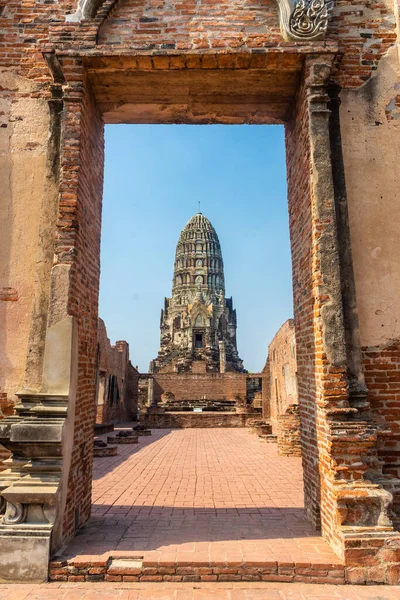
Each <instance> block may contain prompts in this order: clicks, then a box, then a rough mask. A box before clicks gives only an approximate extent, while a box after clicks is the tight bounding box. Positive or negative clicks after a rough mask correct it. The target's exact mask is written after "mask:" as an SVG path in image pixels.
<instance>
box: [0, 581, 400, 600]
mask: <svg viewBox="0 0 400 600" xmlns="http://www.w3.org/2000/svg"><path fill="white" fill-rule="evenodd" d="M0 600H400V587H397V588H396V587H389V586H345V585H339V586H336V585H309V584H302V583H279V584H276V583H246V584H245V583H232V584H218V585H216V584H212V585H211V584H203V583H198V584H196V585H193V584H185V583H181V584H170V583H162V584H155V583H152V584H151V583H150V584H146V583H131V584H129V583H121V584H111V583H78V584H72V583H65V584H57V583H49V584H44V585H34V586H32V585H29V586H28V585H18V586H3V585H0Z"/></svg>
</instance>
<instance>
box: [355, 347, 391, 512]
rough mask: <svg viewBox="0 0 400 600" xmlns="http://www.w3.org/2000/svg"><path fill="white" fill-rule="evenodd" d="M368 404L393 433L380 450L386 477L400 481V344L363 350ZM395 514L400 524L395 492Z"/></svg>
mask: <svg viewBox="0 0 400 600" xmlns="http://www.w3.org/2000/svg"><path fill="white" fill-rule="evenodd" d="M363 363H364V369H365V381H366V384H367V387H368V390H369V393H368V400H369V401H370V403H371V409H372V411H373V413H374V415H375V417H376V418H377V419H379V420H381V421H382V420H383V421H384V422H385V423H386V424H387V425H388V426H389V427H390V430H391V434H390V436H386V437H384V438H383V439H382V443H381V445H380V447H379V450H378V455H379V458H380V459H381V460H382V461H383V464H384V467H383V473H385V474H391V475H394V476H395V477H400V410H399V409H400V343H398V342H395V343H388V344H385V345H383V346H373V347H366V348H363ZM394 510H395V513H396V518H397V521H398V522H399V521H400V490H397V491H396V492H395V502H394Z"/></svg>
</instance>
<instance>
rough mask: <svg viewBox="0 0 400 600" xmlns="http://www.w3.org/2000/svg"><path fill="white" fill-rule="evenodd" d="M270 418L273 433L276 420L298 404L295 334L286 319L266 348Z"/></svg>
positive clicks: (289, 321) (292, 324)
mask: <svg viewBox="0 0 400 600" xmlns="http://www.w3.org/2000/svg"><path fill="white" fill-rule="evenodd" d="M268 366H269V380H270V392H269V398H270V418H271V421H272V425H273V431H274V433H275V430H276V423H277V419H278V417H279V416H280V415H284V414H285V413H286V410H287V408H288V407H289V406H290V405H293V404H297V403H298V394H297V361H296V334H295V329H294V321H293V319H288V320H287V321H286V322H285V323H284V324H283V325H282V327H280V329H279V330H278V331H277V333H276V334H275V336H274V338H273V340H272V342H271V343H270V345H269V346H268Z"/></svg>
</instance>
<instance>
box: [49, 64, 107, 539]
mask: <svg viewBox="0 0 400 600" xmlns="http://www.w3.org/2000/svg"><path fill="white" fill-rule="evenodd" d="M73 66H74V68H75V67H76V75H75V77H76V78H77V79H78V81H77V82H76V83H75V81H76V79H75V81H73V82H72V83H71V88H72V89H71V95H70V97H71V100H70V101H69V102H67V103H66V111H65V116H64V146H63V153H62V156H61V180H60V200H59V214H58V221H57V233H56V248H55V260H56V264H57V265H58V266H59V265H66V266H70V274H69V286H70V287H69V297H68V306H67V310H68V313H69V314H71V315H73V316H74V317H75V318H76V321H77V325H78V337H79V348H78V352H79V354H78V389H77V397H76V411H75V435H74V446H73V450H72V460H71V469H70V474H69V483H68V497H67V506H66V512H65V515H64V535H65V537H66V538H68V537H70V536H72V535H73V533H74V530H75V529H76V527H79V526H80V524H82V523H84V522H85V521H86V520H87V519H88V517H89V515H90V509H91V488H92V456H93V427H94V422H95V393H96V389H95V382H96V368H97V364H96V363H97V311H98V290H99V278H100V228H101V199H102V188H103V161H104V154H103V152H104V138H103V123H102V120H101V116H100V114H99V112H98V110H97V108H96V105H95V103H94V99H93V97H92V95H91V90H90V86H89V85H88V84H87V85H86V86H85V89H84V91H82V83H83V80H82V71H81V70H80V68H79V67H80V65H79V64H77V65H73ZM79 79H80V81H79ZM58 300H59V298H58V297H57V296H55V297H53V298H52V302H53V303H57V301H58Z"/></svg>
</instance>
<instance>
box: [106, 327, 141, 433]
mask: <svg viewBox="0 0 400 600" xmlns="http://www.w3.org/2000/svg"><path fill="white" fill-rule="evenodd" d="M97 339H98V357H99V358H98V360H99V366H98V371H97V372H98V375H97V394H96V400H97V401H96V405H97V407H96V423H109V422H116V423H118V422H121V421H133V420H136V418H137V408H138V383H139V372H138V371H137V370H136V369H135V368H134V367H133V366H132V364H131V362H130V360H129V344H128V343H127V342H125V341H118V342H115V345H114V346H112V345H111V344H110V340H109V339H108V337H107V331H106V327H105V324H104V321H103V320H102V319H99V329H98V336H97Z"/></svg>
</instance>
